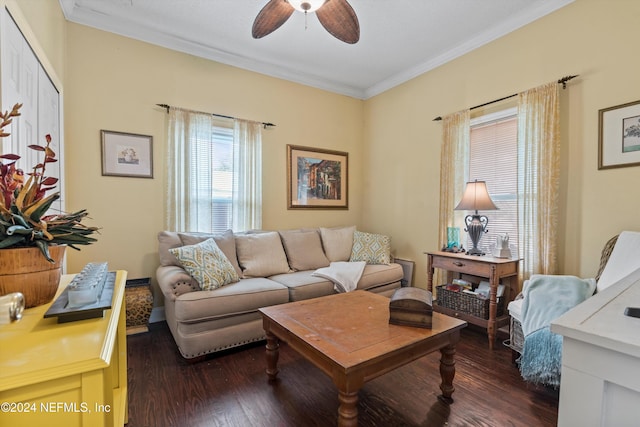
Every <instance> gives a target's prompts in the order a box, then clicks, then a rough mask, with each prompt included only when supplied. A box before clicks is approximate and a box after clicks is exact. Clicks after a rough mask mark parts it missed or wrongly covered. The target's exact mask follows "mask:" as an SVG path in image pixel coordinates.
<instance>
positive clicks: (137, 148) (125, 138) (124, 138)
mask: <svg viewBox="0 0 640 427" xmlns="http://www.w3.org/2000/svg"><path fill="white" fill-rule="evenodd" d="M100 134H101V140H102V175H103V176H128V177H132V178H153V146H152V144H153V137H151V136H149V135H137V134H135V133H124V132H114V131H110V130H101V131H100Z"/></svg>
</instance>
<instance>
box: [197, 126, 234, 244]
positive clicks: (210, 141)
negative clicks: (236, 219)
mask: <svg viewBox="0 0 640 427" xmlns="http://www.w3.org/2000/svg"><path fill="white" fill-rule="evenodd" d="M190 151H191V153H190V165H191V168H190V182H191V183H192V185H194V186H195V187H196V188H195V189H194V190H195V191H193V192H192V195H194V196H195V197H196V198H197V209H196V210H195V211H193V210H192V212H191V215H194V217H195V218H194V219H195V220H196V224H197V230H198V231H200V232H208V233H222V232H224V231H226V230H228V229H230V228H232V193H233V128H232V127H230V126H229V127H222V126H214V127H210V126H202V127H199V129H197V130H196V134H195V135H193V136H192V139H191V149H190ZM192 197H193V196H192Z"/></svg>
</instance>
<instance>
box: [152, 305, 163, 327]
mask: <svg viewBox="0 0 640 427" xmlns="http://www.w3.org/2000/svg"><path fill="white" fill-rule="evenodd" d="M165 320H166V317H165V316H164V307H153V309H151V316H149V323H157V322H164V321H165Z"/></svg>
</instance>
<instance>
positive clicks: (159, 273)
mask: <svg viewBox="0 0 640 427" xmlns="http://www.w3.org/2000/svg"><path fill="white" fill-rule="evenodd" d="M156 279H157V280H158V286H159V287H160V289H161V290H162V293H163V294H164V297H165V298H170V299H172V300H175V299H176V298H177V297H179V296H180V295H182V294H186V293H188V292H194V291H199V290H200V286H199V285H198V282H197V281H196V280H195V279H194V278H193V277H191V276H190V275H189V273H187V272H186V271H185V270H184V268H182V267H178V266H176V265H167V266H160V267H158V269H157V270H156Z"/></svg>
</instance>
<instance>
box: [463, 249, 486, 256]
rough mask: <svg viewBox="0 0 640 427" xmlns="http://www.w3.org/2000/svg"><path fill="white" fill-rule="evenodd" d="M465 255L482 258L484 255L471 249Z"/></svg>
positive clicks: (477, 250)
mask: <svg viewBox="0 0 640 427" xmlns="http://www.w3.org/2000/svg"><path fill="white" fill-rule="evenodd" d="M466 255H475V256H483V255H486V254H485V253H484V252H482V251H481V250H480V249H478V248H471V249H469V250H468V251H467V253H466Z"/></svg>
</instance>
